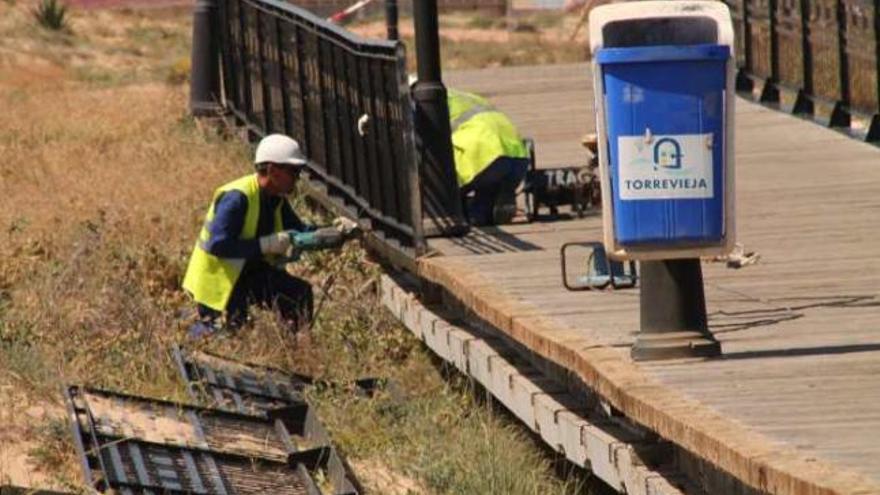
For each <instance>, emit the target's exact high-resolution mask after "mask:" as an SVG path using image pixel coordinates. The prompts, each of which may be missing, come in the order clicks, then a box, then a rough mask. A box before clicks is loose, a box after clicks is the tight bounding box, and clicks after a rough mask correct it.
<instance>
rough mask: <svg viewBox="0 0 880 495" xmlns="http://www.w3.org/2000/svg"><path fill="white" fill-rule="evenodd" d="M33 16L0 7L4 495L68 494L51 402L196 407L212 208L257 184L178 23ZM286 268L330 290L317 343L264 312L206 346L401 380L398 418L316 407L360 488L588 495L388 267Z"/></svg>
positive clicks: (163, 16) (360, 407)
mask: <svg viewBox="0 0 880 495" xmlns="http://www.w3.org/2000/svg"><path fill="white" fill-rule="evenodd" d="M27 8H28V3H27V2H23V1H22V0H19V2H17V3H15V4H11V3H8V2H0V108H2V109H3V111H2V113H0V236H2V237H3V238H4V239H3V242H2V243H0V484H2V483H4V482H10V481H12V482H16V483H34V484H37V485H41V486H48V487H61V488H65V487H66V488H68V489H77V488H78V487H80V481H79V473H78V469H79V468H78V464H77V461H76V459H75V456H74V453H73V448H72V444H71V442H70V438H69V433H68V430H67V427H66V425H65V422H64V419H63V412H62V405H61V395H60V393H59V390H60V387H61V386H62V384H66V383H85V384H90V385H95V386H100V387H106V388H111V389H116V390H122V391H128V392H132V393H137V394H144V395H150V396H155V397H161V398H171V399H175V400H181V399H184V398H185V395H184V389H183V387H182V384H181V383H180V382H179V379H178V378H177V376H176V375H175V371H174V369H175V368H174V366H172V364H171V360H170V356H169V354H168V349H169V347H170V345H171V344H172V343H178V342H182V341H183V340H184V333H185V332H184V327H185V325H186V322H187V320H186V318H185V316H184V315H185V314H186V313H187V312H188V310H189V308H190V303H189V301H188V300H187V298H186V297H185V296H184V295H183V294H182V293H181V291H180V289H179V281H180V279H181V277H182V273H183V269H184V267H185V264H186V261H187V258H188V256H189V252H190V249H191V247H192V243H193V239H194V236H195V234H196V232H197V230H198V228H199V226H200V223H201V219H202V216H203V214H204V209H205V207H206V201H207V198H209V197H210V193H211V191H212V190H213V188H214V187H215V186H216V185H217V184H220V183H222V182H224V181H226V180H228V179H230V178H234V177H236V176H238V175H241V174H243V173H245V172H246V171H247V170H248V166H247V163H248V155H249V150H248V149H247V147H246V146H245V145H243V144H241V143H240V142H237V141H227V140H224V139H222V138H220V137H217V136H215V135H214V134H212V133H209V132H202V131H201V130H200V129H199V128H198V127H197V126H196V125H195V124H194V122H193V121H192V120H191V119H190V118H189V117H188V116H187V114H186V102H187V95H186V87H185V85H184V84H182V82H183V80H185V75H186V68H185V67H181V66H182V65H185V64H181V63H180V57H181V54H186V53H187V51H188V46H187V41H186V34H185V33H187V32H188V29H189V23H188V16H187V15H186V14H185V13H184V12H182V11H174V10H170V11H155V10H151V11H149V14H140V13H137V12H125V11H122V12H115V13H108V12H96V13H89V14H88V16H86V15H78V13H77V12H76V11H73V15H72V18H71V23H72V31H71V33H54V34H47V33H45V32H41V31H39V30H35V29H33V25H32V22H33V21H32V20H31V19H30V18H29V17H28V15H27ZM171 75H174V77H171ZM181 75H182V76H183V77H181ZM295 270H296V271H297V273H298V274H300V275H301V276H303V277H306V278H308V279H309V280H311V281H312V282H313V283H314V284H315V286H316V288H318V287H324V288H326V289H327V291H326V294H324V293H322V292H321V290H320V289H318V290H317V292H318V298H319V299H320V298H326V303H325V306H324V308H323V310H322V312H321V314H320V315H319V318H318V321H317V323H316V325H315V327H314V332H313V336H312V339H311V341H309V340H304V339H300V340H297V339H294V338H291V336H290V335H287V334H285V332H284V330H283V329H282V326H281V325H279V324H278V322H276V321H275V319H274V317H273V316H272V314H271V313H269V312H256V314H255V318H254V321H253V323H251V324H249V325H247V326H246V327H245V328H243V329H242V330H241V331H240V332H239V333H238V334H237V335H230V336H223V337H219V338H215V339H213V340H210V341H208V342H204V343H202V344H201V345H203V346H204V347H206V348H208V349H209V350H213V351H216V352H220V353H223V354H226V355H229V356H232V357H235V358H239V359H243V360H248V361H255V362H262V363H266V364H272V365H276V366H283V367H286V368H289V369H293V370H298V371H301V372H306V373H312V374H316V375H319V376H322V377H325V378H328V379H331V380H347V379H350V378H353V377H358V376H365V375H381V376H387V377H390V378H392V379H393V380H396V381H397V382H398V383H399V384H400V387H401V389H402V390H403V391H404V395H405V399H404V400H398V399H396V398H392V397H390V396H388V395H383V394H380V396H379V397H377V398H376V399H363V398H357V397H355V396H353V395H352V394H349V393H347V392H345V391H344V390H339V389H327V390H323V391H314V393H313V399H314V401H315V403H316V404H317V405H318V407H319V409H320V414H321V416H322V417H323V418H324V419H325V421H326V422H327V424H328V426H329V427H330V429H331V431H333V432H334V435H336V438H337V440H338V443H339V445H340V446H341V448H342V449H343V450H344V451H345V452H346V453H347V454H348V455H349V456H350V457H351V458H352V459H353V460H354V461H355V462H356V463H358V464H359V465H366V466H371V467H375V468H376V469H375V473H373V472H368V473H363V474H362V477H363V478H364V479H365V480H366V481H367V483H368V485H369V486H371V487H372V488H373V490H374V492H375V493H392V492H397V493H406V492H407V491H408V490H409V491H415V492H419V493H421V492H426V493H573V492H575V491H576V490H577V489H578V487H579V481H578V480H576V479H575V480H572V481H571V482H565V481H560V480H559V479H557V478H555V477H554V475H553V472H552V469H551V468H550V465H549V461H547V459H546V458H545V457H544V456H543V455H542V454H541V453H540V451H539V450H537V449H536V448H535V447H534V445H533V443H532V442H531V440H530V439H529V438H528V437H527V436H526V435H525V434H524V433H523V432H522V430H521V429H519V428H518V427H516V426H514V425H513V423H512V422H511V421H509V420H508V419H505V418H504V417H503V416H498V415H497V414H495V413H493V412H492V411H490V410H487V409H486V408H485V407H484V406H482V405H481V404H479V403H478V402H475V401H474V399H473V395H472V394H470V393H469V390H468V388H467V386H466V384H462V383H456V382H455V381H454V380H453V381H452V382H450V381H447V380H444V379H443V377H442V376H441V374H440V373H438V370H437V368H436V366H435V365H434V364H433V363H432V362H431V360H430V358H429V356H428V354H426V353H425V352H424V351H423V350H422V348H421V347H420V345H419V344H418V342H416V341H414V340H413V339H412V338H411V337H410V336H409V334H408V333H406V332H405V331H404V330H403V329H402V328H401V327H400V325H399V324H398V323H397V322H396V321H394V319H393V318H392V317H390V315H389V314H388V313H387V312H385V311H382V310H380V309H379V306H380V304H379V301H378V299H377V295H376V291H375V283H376V280H377V277H378V274H379V269H378V267H377V266H376V265H374V264H372V263H370V262H369V261H368V260H367V259H366V255H365V253H364V251H363V250H362V249H360V247H359V246H356V245H351V246H348V247H346V248H345V249H344V250H343V251H342V252H341V253H336V254H333V253H318V254H315V255H312V256H309V257H307V259H305V260H304V261H303V262H301V263H298V264H297V265H296V267H295ZM328 279H332V280H333V283H332V284H331V283H328V282H327V281H328ZM475 439H479V440H482V441H474V440H475ZM10 459H16V460H17V461H16V463H12V462H11V461H9V460H10ZM389 480H390V481H389Z"/></svg>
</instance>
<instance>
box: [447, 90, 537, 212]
mask: <svg viewBox="0 0 880 495" xmlns="http://www.w3.org/2000/svg"><path fill="white" fill-rule="evenodd" d="M447 95H448V96H447V102H448V105H449V118H450V128H451V130H452V150H453V155H454V157H455V172H456V175H457V177H458V185H459V186H460V187H461V192H462V201H463V203H464V207H465V211H466V212H467V214H468V217H469V220H470V222H471V224H473V225H496V224H504V223H508V222H510V220H511V219H512V218H513V216H514V215H515V214H516V189H517V187H518V186H519V184H520V183H521V182H522V180H523V179H524V178H525V176H526V172H527V170H528V166H529V152H528V150H527V149H526V147H525V144H524V143H523V140H522V138H521V137H520V135H519V132H517V130H516V127H515V126H514V125H513V123H512V122H511V121H510V119H509V118H507V116H506V115H504V114H503V113H501V112H500V111H498V110H497V109H496V108H495V107H493V106H492V105H491V104H490V103H489V102H488V101H487V100H486V99H485V98H483V97H481V96H478V95H475V94H473V93H466V92H464V91H458V90H455V89H449V90H448V91H447Z"/></svg>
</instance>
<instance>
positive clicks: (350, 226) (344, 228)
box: [333, 217, 359, 236]
mask: <svg viewBox="0 0 880 495" xmlns="http://www.w3.org/2000/svg"><path fill="white" fill-rule="evenodd" d="M333 228H335V229H336V230H338V231H339V232H340V233H341V234H342V235H344V236H348V235H351V234H352V233H354V232H355V231H356V230H357V229H358V228H359V227H358V224H357V222H355V221H354V220H351V219H348V218H346V217H336V218H334V219H333Z"/></svg>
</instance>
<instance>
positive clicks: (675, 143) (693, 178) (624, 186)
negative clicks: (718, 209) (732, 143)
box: [615, 134, 714, 200]
mask: <svg viewBox="0 0 880 495" xmlns="http://www.w3.org/2000/svg"><path fill="white" fill-rule="evenodd" d="M617 147H618V148H617V155H618V161H617V163H616V164H615V165H616V166H617V167H618V170H617V172H618V173H617V179H618V181H617V189H618V194H619V195H620V199H623V200H639V199H709V198H712V197H714V191H713V184H714V183H713V181H712V178H713V150H714V146H713V140H712V134H676V135H665V136H660V135H655V136H651V137H648V138H646V137H645V136H618V138H617Z"/></svg>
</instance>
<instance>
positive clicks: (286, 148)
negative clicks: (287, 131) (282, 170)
mask: <svg viewBox="0 0 880 495" xmlns="http://www.w3.org/2000/svg"><path fill="white" fill-rule="evenodd" d="M306 162H307V160H306V156H305V155H304V154H303V152H302V150H301V149H300V147H299V143H297V142H296V141H294V140H293V139H291V138H290V137H288V136H285V135H284V134H270V135H268V136H266V137H264V138H263V139H261V140H260V144H258V145H257V152H256V154H255V156H254V165H259V164H261V163H278V164H281V165H305V164H306Z"/></svg>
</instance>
